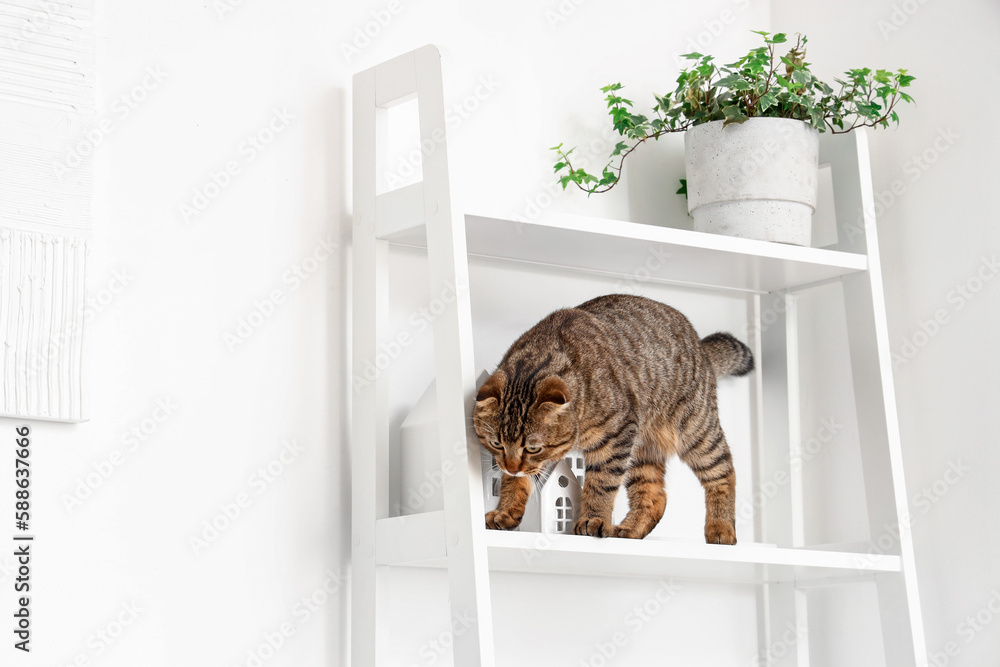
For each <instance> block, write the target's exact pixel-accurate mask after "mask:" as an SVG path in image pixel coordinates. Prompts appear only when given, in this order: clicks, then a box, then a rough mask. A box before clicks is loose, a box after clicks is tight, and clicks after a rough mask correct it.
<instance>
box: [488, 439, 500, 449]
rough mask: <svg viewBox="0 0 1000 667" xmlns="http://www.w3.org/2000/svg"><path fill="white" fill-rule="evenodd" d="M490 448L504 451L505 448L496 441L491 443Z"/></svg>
mask: <svg viewBox="0 0 1000 667" xmlns="http://www.w3.org/2000/svg"><path fill="white" fill-rule="evenodd" d="M490 447H492V448H493V449H503V447H501V446H500V443H499V442H496V441H494V442H491V443H490Z"/></svg>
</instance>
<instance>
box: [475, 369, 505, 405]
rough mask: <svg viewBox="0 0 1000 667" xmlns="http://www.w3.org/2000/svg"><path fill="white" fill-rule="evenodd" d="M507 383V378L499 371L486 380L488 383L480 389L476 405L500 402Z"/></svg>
mask: <svg viewBox="0 0 1000 667" xmlns="http://www.w3.org/2000/svg"><path fill="white" fill-rule="evenodd" d="M506 383H507V376H506V375H505V374H504V372H503V371H497V372H496V373H494V374H493V375H491V376H489V377H488V378H486V382H484V383H483V386H482V387H480V388H479V393H477V394H476V403H484V402H485V401H489V400H491V399H492V400H495V401H498V402H499V401H500V392H502V391H503V388H504V385H505V384H506Z"/></svg>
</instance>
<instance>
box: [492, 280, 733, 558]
mask: <svg viewBox="0 0 1000 667" xmlns="http://www.w3.org/2000/svg"><path fill="white" fill-rule="evenodd" d="M751 370H753V355H752V354H751V352H750V349H749V348H748V347H747V346H746V345H744V344H743V343H741V342H739V341H738V340H736V339H735V338H734V337H733V336H732V335H730V334H726V333H715V334H712V335H711V336H708V337H706V338H704V339H700V340H699V338H698V334H697V333H696V332H695V330H694V327H693V326H692V325H691V323H690V322H689V321H688V319H687V318H686V317H684V315H682V314H681V313H680V312H678V311H677V310H675V309H673V308H671V307H670V306H667V305H665V304H662V303H659V302H657V301H653V300H651V299H647V298H644V297H639V296H631V295H624V294H612V295H608V296H602V297H598V298H596V299H593V300H591V301H588V302H586V303H584V304H582V305H580V306H577V307H576V308H567V309H564V310H558V311H556V312H554V313H552V314H551V315H549V316H548V317H546V318H545V319H543V320H542V321H541V322H539V323H538V324H536V325H535V326H534V327H532V328H531V329H529V330H528V331H527V333H525V334H524V335H522V336H521V337H520V338H519V339H518V340H517V341H516V342H515V343H514V344H513V345H511V347H510V349H509V350H508V351H507V353H506V354H505V355H504V357H503V360H502V361H501V362H500V365H499V367H498V368H497V370H496V372H494V373H493V374H492V375H491V376H490V377H489V378H488V379H487V380H486V382H485V383H484V384H483V386H482V387H481V388H480V390H479V393H478V395H477V396H476V407H475V412H474V418H473V423H474V425H475V430H476V433H477V435H478V436H479V438H480V440H481V441H482V444H483V446H484V447H485V448H486V450H487V451H489V452H490V453H491V454H492V455H493V457H494V458H495V460H496V462H497V464H498V465H499V467H500V469H501V470H502V471H503V473H504V474H503V475H502V480H501V486H500V502H499V506H498V507H497V509H496V510H493V511H491V512H489V513H487V514H486V525H487V527H488V528H494V529H500V530H512V529H514V528H516V527H517V526H518V525H519V524H520V523H521V519H522V517H523V516H524V507H525V503H526V502H527V501H528V496H529V495H530V494H531V490H532V488H533V483H532V480H533V478H537V477H536V476H542V477H544V476H545V475H547V473H548V472H549V470H550V469H551V468H552V467H553V466H554V465H555V464H556V463H557V462H558V461H559V460H560V459H561V458H562V457H563V456H564V455H565V454H566V452H567V451H568V450H569V449H570V448H571V447H573V446H576V447H577V448H578V449H580V450H581V451H582V452H583V454H584V459H585V461H586V474H585V476H584V486H583V495H582V497H581V507H580V510H579V512H578V514H577V520H576V524H575V525H574V532H575V533H576V534H578V535H593V536H597V537H628V538H635V539H642V538H643V537H645V536H646V535H648V534H649V532H650V531H651V530H652V529H653V528H654V527H655V526H656V524H657V522H659V520H660V518H661V517H662V516H663V510H664V509H665V507H666V504H667V494H666V491H665V489H664V484H665V480H664V476H665V473H666V461H667V459H668V458H669V457H671V456H673V455H674V454H677V455H679V456H680V458H681V460H682V461H684V462H685V463H687V465H688V466H690V467H691V469H692V470H693V471H694V473H695V475H697V477H698V479H699V480H700V481H701V484H702V487H703V488H704V489H705V505H706V516H705V541H706V542H709V543H712V544H716V543H718V544H735V543H736V526H735V515H736V511H735V504H736V503H735V492H736V472H735V470H734V468H733V458H732V455H731V454H730V453H729V446H728V445H727V444H726V437H725V435H724V434H723V432H722V427H721V426H720V425H719V416H718V411H717V408H716V397H715V392H716V378H718V377H722V376H724V375H745V374H747V373H749V372H750V371H751ZM623 482H624V484H625V488H626V490H627V492H628V501H629V511H628V514H627V515H626V517H625V518H624V520H623V521H622V522H621V524H619V525H614V524H613V522H612V520H611V510H612V508H613V505H614V500H615V496H616V495H617V492H618V489H619V487H620V486H621V484H622V483H623Z"/></svg>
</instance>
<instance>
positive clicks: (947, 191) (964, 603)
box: [771, 0, 1000, 666]
mask: <svg viewBox="0 0 1000 667" xmlns="http://www.w3.org/2000/svg"><path fill="white" fill-rule="evenodd" d="M771 6H772V26H773V30H775V31H783V30H787V31H800V32H803V33H805V34H806V35H808V36H809V38H810V45H809V55H808V57H807V60H809V61H810V62H813V63H816V64H815V66H814V70H815V71H816V72H817V74H819V75H820V76H821V77H823V78H828V77H832V76H835V75H837V74H839V73H840V72H842V71H843V70H845V69H847V68H849V67H862V66H868V67H873V68H874V67H885V68H892V69H895V68H899V67H903V68H907V69H909V70H910V73H911V74H913V75H915V76H916V77H917V80H916V81H915V82H914V83H913V88H912V94H913V96H914V98H916V105H915V106H908V107H905V108H903V109H901V111H900V116H901V121H902V122H901V123H900V126H899V128H898V129H895V130H890V131H884V130H882V131H878V132H876V133H874V134H873V135H871V137H870V139H871V141H870V144H871V154H872V175H873V180H874V185H875V190H876V193H878V195H877V196H878V198H879V200H880V206H879V208H878V210H877V213H878V233H879V241H880V245H881V250H882V260H883V275H884V278H885V284H886V301H887V307H888V312H889V334H890V340H891V345H892V349H893V353H894V354H895V355H897V356H898V357H899V359H900V362H899V363H897V364H896V365H895V371H894V372H895V379H896V388H897V396H898V407H899V414H900V426H901V430H902V437H903V447H904V463H905V469H906V476H907V485H908V487H907V490H908V496H909V498H910V499H911V513H912V516H913V534H914V540H915V547H916V559H917V571H918V575H919V578H920V593H921V597H922V602H923V610H924V622H925V625H926V632H927V644H928V646H927V648H928V651H929V654H930V657H931V664H935V665H944V664H949V665H959V666H961V665H985V664H995V663H996V661H997V658H998V656H1000V632H997V622H998V620H997V619H996V613H995V612H994V611H991V610H990V609H989V607H988V605H989V604H990V601H991V598H994V596H995V592H996V591H998V590H1000V565H998V559H997V553H998V552H1000V536H998V533H997V531H996V529H995V526H996V525H997V524H998V520H1000V510H998V507H997V504H996V502H995V501H994V500H993V499H992V495H993V493H994V491H993V489H995V484H994V477H995V471H996V470H997V466H998V464H1000V455H998V453H997V448H996V443H997V441H998V438H1000V427H998V424H997V420H996V406H997V404H998V402H1000V382H998V380H997V378H998V374H1000V357H998V355H997V354H996V351H995V339H996V335H995V332H996V329H997V326H998V325H1000V282H997V281H993V280H989V279H987V280H983V281H982V282H981V283H980V282H979V278H978V277H977V273H978V272H979V271H980V268H981V267H983V266H986V263H985V262H987V261H990V262H992V261H994V257H996V253H997V250H998V247H1000V231H998V227H997V225H996V219H997V215H996V208H995V206H993V205H992V203H991V201H990V199H989V197H988V196H987V195H985V193H989V192H992V191H993V189H995V186H996V182H997V179H998V177H1000V170H998V168H997V163H996V158H995V156H996V154H997V150H998V149H1000V138H998V134H997V132H995V131H993V130H990V129H986V128H984V125H983V122H982V120H981V119H982V117H983V113H982V110H985V109H988V108H991V107H993V106H995V105H996V104H997V102H998V96H1000V93H998V92H997V85H996V84H997V83H998V81H1000V75H998V74H997V71H996V67H995V64H996V62H997V60H998V58H1000V47H998V44H997V39H996V36H997V34H998V31H1000V7H998V6H997V4H996V3H995V2H990V1H989V0H958V1H956V2H948V3H943V2H926V1H918V0H907V1H906V2H900V1H897V0H893V1H889V0H879V1H876V2H871V1H862V0H849V1H847V2H840V3H811V2H810V3H804V2H791V1H789V0H774V1H773V2H772V3H771ZM894 188H895V192H894ZM993 272H994V270H992V269H983V274H981V275H982V276H984V277H986V276H990V277H992V276H991V274H992V273H993ZM966 284H968V289H969V292H968V294H969V295H970V296H971V297H972V298H966V297H964V296H962V295H961V293H960V292H959V291H958V286H959V285H963V286H964V285H966ZM972 290H978V291H976V292H975V293H974V294H973V293H972ZM936 315H938V316H940V317H941V318H942V319H941V321H942V322H944V324H943V325H940V326H935V325H934V323H933V321H932V320H933V319H934V318H935V316H936ZM812 321H813V322H814V323H816V327H817V328H816V330H815V331H813V332H811V334H812V335H814V336H828V335H829V334H828V333H827V332H825V331H824V329H823V325H824V324H829V323H830V322H831V320H830V318H829V317H824V316H823V315H822V314H821V313H816V318H815V319H813V320H812ZM949 471H952V472H949ZM955 471H961V472H955ZM822 478H823V475H822V471H820V472H819V474H817V475H816V477H815V479H816V481H817V483H824V482H822V481H821V480H822ZM825 485H826V488H825V490H824V497H825V498H826V499H827V500H830V501H835V500H836V498H837V495H836V494H837V493H839V494H841V497H844V498H845V499H846V502H849V503H853V502H855V498H854V496H855V495H856V494H854V493H853V491H852V490H851V489H852V488H857V487H856V486H847V487H845V488H842V489H841V490H840V491H839V492H838V491H837V489H836V488H835V485H834V484H832V483H830V482H829V481H828V482H825ZM857 528H858V524H857V523H855V524H854V526H853V529H851V533H852V535H856V534H857V532H858V531H857ZM879 537H880V536H878V535H871V536H868V537H865V538H864V539H866V540H867V539H872V540H877V539H878V538H879ZM855 539H856V538H855ZM992 606H993V609H994V610H996V609H1000V603H998V602H997V601H993V602H992ZM821 613H822V612H821ZM977 615H978V616H979V620H978V621H973V622H971V623H970V622H969V621H968V619H969V618H970V617H972V618H975V617H976V616H977ZM990 621H992V622H990ZM984 622H985V623H984ZM977 627H981V628H982V630H977V629H976V628H977ZM824 646H825V647H827V648H828V649H829V651H830V652H831V654H832V655H842V652H844V651H850V650H852V648H853V647H851V646H850V644H848V643H845V642H840V643H836V642H831V643H830V644H828V645H824ZM949 651H950V653H951V655H949V654H948V652H949ZM835 664H847V662H846V661H845V660H838V661H837V662H836V663H835Z"/></svg>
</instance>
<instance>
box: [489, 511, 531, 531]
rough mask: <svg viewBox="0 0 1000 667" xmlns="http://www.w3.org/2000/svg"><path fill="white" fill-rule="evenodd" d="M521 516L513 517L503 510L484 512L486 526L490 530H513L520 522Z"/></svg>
mask: <svg viewBox="0 0 1000 667" xmlns="http://www.w3.org/2000/svg"><path fill="white" fill-rule="evenodd" d="M521 518H522V517H517V518H514V516H513V515H511V514H510V513H509V512H506V511H504V510H492V511H490V512H487V513H486V527H487V528H489V529H491V530H514V529H515V528H517V527H518V526H519V525H520V524H521Z"/></svg>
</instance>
